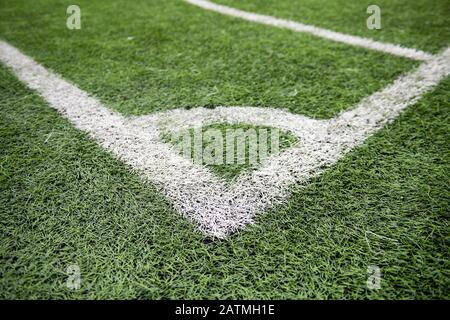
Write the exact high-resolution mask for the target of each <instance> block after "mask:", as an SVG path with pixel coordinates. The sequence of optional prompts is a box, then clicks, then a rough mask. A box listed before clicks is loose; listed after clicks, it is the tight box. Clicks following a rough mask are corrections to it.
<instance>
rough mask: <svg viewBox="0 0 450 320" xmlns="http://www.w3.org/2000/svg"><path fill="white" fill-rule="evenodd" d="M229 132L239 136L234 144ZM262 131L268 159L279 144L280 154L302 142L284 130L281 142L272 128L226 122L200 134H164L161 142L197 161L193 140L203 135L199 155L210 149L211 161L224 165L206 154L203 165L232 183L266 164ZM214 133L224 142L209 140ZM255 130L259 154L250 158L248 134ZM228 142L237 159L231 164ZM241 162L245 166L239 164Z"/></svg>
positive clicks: (193, 130)
mask: <svg viewBox="0 0 450 320" xmlns="http://www.w3.org/2000/svg"><path fill="white" fill-rule="evenodd" d="M227 130H230V131H231V132H234V133H235V134H236V137H234V136H233V141H230V142H227ZM260 130H264V131H265V134H266V135H267V140H266V143H267V149H265V150H266V155H267V156H270V155H275V154H276V150H273V148H272V147H273V146H274V145H275V144H277V145H278V151H279V152H282V151H283V150H285V149H287V148H289V147H291V146H293V145H295V144H296V143H297V142H298V141H299V140H298V139H297V137H296V136H295V135H293V134H292V133H290V132H286V131H283V130H278V141H277V142H276V141H272V135H271V130H277V129H275V128H272V127H265V126H252V125H248V124H235V125H232V124H226V123H223V124H222V123H220V124H218V123H216V124H212V125H208V126H203V127H202V128H200V129H197V132H196V130H195V129H189V130H187V131H185V132H177V133H175V134H171V133H164V134H163V135H162V141H164V142H166V143H171V144H172V145H174V146H175V147H176V150H177V151H178V152H179V153H180V154H181V155H184V156H186V157H188V158H190V159H192V160H193V161H195V152H196V149H195V144H194V141H195V137H196V135H198V136H200V135H201V140H202V144H201V148H199V150H197V152H201V154H202V155H204V154H205V150H206V148H208V149H209V150H210V151H211V152H210V154H211V155H212V157H213V158H212V159H219V161H220V162H221V163H214V164H211V163H209V162H208V161H207V160H210V159H211V158H210V157H208V155H207V158H204V157H202V164H203V165H206V166H207V167H208V168H209V169H210V170H211V171H212V172H214V173H215V174H217V175H218V176H220V177H222V178H224V179H225V180H226V181H233V180H234V179H235V178H237V177H238V176H239V175H240V174H241V173H243V172H248V171H251V170H255V169H257V168H258V167H259V166H260V165H261V164H262V163H263V161H264V159H261V157H260V153H259V151H258V150H259V149H258V148H259V147H260V145H259V141H260V139H261V134H264V133H262V131H260ZM213 131H217V133H220V136H221V137H222V138H221V139H222V142H220V140H216V138H215V137H210V136H209V135H208V133H209V134H214V132H213ZM252 131H253V132H254V134H255V137H256V139H257V142H256V147H254V146H253V145H252V148H257V152H258V153H257V156H256V158H255V159H251V158H250V138H249V136H248V135H246V134H248V133H251V132H252ZM274 137H275V136H274ZM239 139H242V140H240V141H242V144H243V146H242V148H243V150H244V152H243V153H244V158H243V159H239V158H238V148H239V146H238V144H239ZM189 141H190V142H191V144H190V147H189V146H188V143H189ZM217 143H219V148H216V146H217ZM228 143H229V144H232V145H233V148H234V157H233V159H234V160H233V162H232V163H228V162H227V152H226V151H227V145H228ZM261 148H262V147H261ZM220 150H222V152H220ZM189 151H190V152H189ZM215 152H218V154H215ZM263 152H264V151H263ZM239 161H241V162H243V163H240V162H239Z"/></svg>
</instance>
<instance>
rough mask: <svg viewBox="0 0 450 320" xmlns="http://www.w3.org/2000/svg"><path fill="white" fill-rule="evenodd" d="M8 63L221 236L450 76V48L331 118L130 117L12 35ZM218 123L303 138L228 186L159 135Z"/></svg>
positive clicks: (232, 112)
mask: <svg viewBox="0 0 450 320" xmlns="http://www.w3.org/2000/svg"><path fill="white" fill-rule="evenodd" d="M0 61H1V62H3V63H4V64H5V65H6V66H7V67H9V68H10V69H11V70H12V72H13V73H14V74H15V75H16V76H17V78H18V79H19V80H20V81H22V82H23V83H24V84H26V85H27V86H28V87H29V88H31V89H33V90H35V91H37V93H39V94H40V96H41V97H43V98H44V100H45V101H47V103H48V104H49V105H50V107H52V108H54V109H56V110H57V111H58V112H60V113H61V114H62V115H63V116H64V117H65V118H67V119H68V120H69V121H70V122H72V123H73V124H74V126H75V127H76V128H78V129H80V130H82V131H84V132H87V133H88V134H89V135H90V136H91V137H92V138H93V139H95V140H96V141H97V142H98V143H99V145H101V146H102V147H104V148H105V149H107V150H109V151H110V152H112V153H113V154H114V155H116V156H117V157H118V158H120V159H121V160H122V161H123V162H124V163H126V164H127V165H129V166H130V167H131V168H133V169H135V170H136V171H137V172H139V173H140V174H141V175H142V176H143V177H144V178H146V179H147V180H148V181H150V182H152V183H153V184H154V185H156V186H158V187H160V189H161V191H162V192H163V193H164V194H165V196H166V197H167V198H168V199H169V200H170V202H171V203H172V205H173V207H174V208H175V209H176V210H177V211H178V212H179V213H180V214H182V215H183V216H185V217H187V218H189V219H190V220H191V221H193V222H194V223H195V225H196V226H197V227H198V228H199V230H201V231H202V232H203V233H205V234H207V235H209V236H213V237H217V238H225V237H226V236H228V235H229V234H231V233H233V232H235V231H238V230H241V229H243V228H244V227H245V226H247V225H248V224H251V223H253V222H254V219H255V217H256V216H257V214H258V213H261V212H263V211H264V210H266V209H268V208H270V207H272V206H273V205H275V204H278V203H282V202H283V201H285V200H286V199H287V198H288V197H289V195H290V187H291V186H292V185H293V184H297V185H298V184H303V183H306V182H307V181H308V180H309V179H310V178H312V177H315V176H317V175H319V174H320V173H321V172H323V171H324V170H325V169H326V168H327V167H329V166H331V165H333V164H334V163H336V162H337V161H338V160H339V159H341V158H342V157H343V156H344V155H345V154H346V153H347V152H349V151H350V150H352V149H353V148H354V147H356V146H358V145H360V144H361V143H363V142H364V140H365V139H366V138H367V137H369V136H371V135H372V134H374V133H375V132H376V131H378V130H380V129H381V128H382V127H383V126H384V125H385V124H386V123H387V122H389V121H392V120H393V119H395V117H397V116H398V115H399V114H400V112H401V111H402V110H404V109H405V108H406V107H408V106H410V105H412V104H414V103H415V102H417V101H418V100H419V99H420V98H421V97H422V95H423V94H425V93H426V92H429V91H430V90H432V88H433V87H435V86H436V85H437V84H438V83H439V82H440V81H441V80H442V79H444V78H445V77H447V76H448V75H449V74H450V49H448V48H447V49H446V50H444V51H443V52H441V53H439V54H437V55H436V56H434V57H433V58H432V59H430V60H428V61H427V62H424V63H422V64H421V65H420V66H419V67H418V68H416V69H415V70H413V71H411V72H409V73H407V74H405V75H403V76H401V77H399V78H398V79H397V80H396V81H394V82H393V83H392V84H391V85H389V86H387V87H386V88H384V89H382V90H380V91H379V92H376V93H374V94H372V95H371V96H369V97H367V98H365V99H363V100H362V101H361V102H360V103H359V104H358V105H356V106H355V108H353V109H351V110H349V111H346V112H343V113H341V114H340V115H338V116H337V117H336V118H333V119H330V120H312V119H308V118H307V117H304V116H301V115H293V114H290V113H288V112H286V111H280V110H276V109H271V108H244V107H230V109H228V108H227V107H220V108H216V109H212V110H210V111H207V112H204V111H205V109H192V110H171V111H165V112H160V113H156V114H154V115H150V116H142V117H135V118H126V117H123V116H122V115H120V114H118V113H116V112H113V111H111V110H109V109H108V108H107V107H106V106H104V105H103V104H102V103H101V102H100V101H98V100H97V99H96V98H94V97H92V96H90V95H89V94H88V93H86V92H85V91H83V90H81V89H79V88H78V87H76V86H75V85H73V84H71V83H69V82H68V81H66V80H64V79H62V78H61V77H60V76H58V75H57V74H55V73H53V72H51V71H49V70H47V69H45V68H44V67H43V66H41V65H40V64H38V63H37V62H36V61H34V60H33V59H32V58H31V57H28V56H26V55H24V54H23V53H21V52H20V51H19V50H18V49H16V48H15V47H13V46H11V45H9V44H8V43H6V42H4V41H0ZM212 121H222V122H224V121H225V122H247V123H249V124H267V125H272V126H275V127H279V128H285V129H288V130H290V129H292V130H293V131H295V134H297V135H299V136H300V137H301V139H300V142H301V143H299V144H298V145H296V146H294V147H291V148H289V149H287V150H286V151H284V152H282V153H281V154H279V155H276V156H272V157H270V158H269V159H268V161H267V162H266V163H264V164H263V165H262V166H261V168H259V169H258V170H255V171H253V172H248V173H246V174H243V175H241V176H240V177H239V178H238V179H237V180H236V181H235V182H234V183H232V184H230V185H228V184H227V183H225V182H224V181H223V180H221V179H219V178H218V177H217V176H215V175H214V174H212V173H211V172H210V171H209V170H208V169H207V168H206V167H204V166H201V165H197V164H195V163H193V162H192V161H191V160H190V159H186V158H183V157H182V156H180V155H179V154H178V153H177V152H176V151H175V150H174V149H172V148H171V147H170V146H169V145H167V144H165V143H162V142H161V141H160V139H159V127H158V126H159V124H162V125H163V126H164V124H169V126H170V125H174V126H181V127H182V126H189V125H194V126H195V125H200V124H201V123H208V122H212Z"/></svg>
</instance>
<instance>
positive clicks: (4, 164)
mask: <svg viewBox="0 0 450 320" xmlns="http://www.w3.org/2000/svg"><path fill="white" fill-rule="evenodd" d="M0 70H1V72H0V88H1V90H0V98H1V101H2V108H1V117H0V121H1V124H0V128H1V129H0V144H1V147H0V152H1V157H0V159H1V162H0V168H1V171H0V173H1V175H0V177H1V178H0V179H1V180H0V181H1V183H0V194H1V197H0V207H1V208H2V210H1V211H0V212H1V217H0V221H1V224H2V227H1V241H0V257H1V264H0V274H1V277H0V295H1V297H2V298H88V299H94V298H95V299H97V298H140V299H144V298H145V299H146V298H155V299H159V298H222V299H223V298H374V299H375V298H402V299H404V298H419V299H424V298H427V299H429V298H449V290H448V288H449V286H450V281H449V279H450V274H449V267H450V266H449V251H448V245H449V243H448V232H449V225H448V218H449V217H448V215H449V214H448V212H449V197H448V194H449V187H448V174H449V161H448V152H449V148H448V141H449V138H450V137H449V135H450V134H449V131H448V125H447V124H448V120H449V119H448V113H449V112H448V111H449V107H448V104H447V101H448V92H449V89H450V81H446V82H445V83H444V84H442V85H441V86H440V87H439V89H438V90H437V91H435V92H434V93H433V94H430V95H428V96H427V97H426V98H425V99H424V100H422V101H421V102H420V103H419V104H418V105H416V106H414V107H412V108H410V109H409V111H408V112H407V113H406V114H405V115H403V116H401V117H400V118H399V119H398V120H397V121H396V122H395V123H394V124H393V125H389V126H387V127H386V128H385V129H384V130H383V131H382V132H381V133H379V134H377V135H376V136H374V137H372V138H370V139H369V141H368V142H367V143H366V144H365V145H364V146H362V147H360V148H359V149H358V150H355V151H354V152H352V153H351V154H349V155H348V156H346V157H345V159H344V160H343V161H341V162H339V164H337V165H336V166H334V167H333V168H331V169H330V170H328V171H327V172H326V173H325V174H323V175H322V176H321V177H319V178H316V179H314V180H313V181H312V182H311V184H309V185H308V186H307V187H305V188H300V189H298V190H297V191H296V192H295V193H294V195H293V196H292V197H291V199H290V200H289V202H288V203H287V204H285V205H283V206H280V207H278V208H276V209H273V210H270V211H269V212H267V213H266V214H264V215H262V216H260V218H259V219H258V221H257V223H256V224H255V225H253V226H250V227H248V228H247V229H246V230H245V231H243V232H240V233H238V234H235V235H233V236H231V237H230V238H229V239H227V240H225V241H213V242H211V241H209V240H208V241H205V240H207V239H203V237H202V236H201V235H200V234H199V233H198V232H197V231H195V229H194V227H193V226H192V225H191V224H190V223H189V222H187V221H186V220H185V219H181V218H180V217H179V216H178V214H177V213H175V212H174V211H172V210H171V209H170V207H169V206H168V204H167V202H166V201H165V200H164V199H163V198H162V197H161V196H160V195H159V194H158V192H157V191H156V190H155V189H154V188H152V187H151V186H149V185H147V184H144V183H143V182H142V181H140V179H139V178H138V177H137V176H135V175H133V174H132V173H131V172H130V170H129V169H128V168H126V167H125V166H124V165H123V164H121V163H120V162H119V161H117V160H115V159H114V158H112V157H111V156H110V155H109V154H108V153H107V152H105V151H103V150H101V149H100V148H99V147H98V146H97V145H96V144H95V143H94V142H93V141H91V140H90V139H88V138H87V137H86V135H85V134H82V133H80V132H79V131H77V130H75V129H74V128H73V127H72V126H71V125H70V124H69V123H68V122H67V121H65V120H63V119H62V118H61V117H60V116H59V115H58V114H57V113H56V112H54V111H52V110H51V109H49V108H48V106H47V105H46V104H45V103H44V102H43V101H42V100H41V99H39V98H37V97H36V96H35V95H34V94H33V93H32V92H30V91H28V90H26V89H24V88H23V86H22V85H21V84H20V83H18V81H17V80H16V79H14V78H13V76H12V75H10V74H9V73H8V72H7V71H6V70H5V69H4V68H1V69H0ZM73 263H76V264H78V265H79V266H80V268H81V273H82V279H83V283H82V288H81V290H80V291H76V292H73V291H70V290H68V289H67V288H66V286H65V281H66V279H67V275H66V274H65V269H66V267H67V265H69V264H73ZM370 264H376V265H378V266H380V267H381V270H382V273H383V281H382V289H381V290H378V291H377V290H374V291H370V290H367V289H366V287H365V282H366V279H367V274H366V269H367V266H368V265H370Z"/></svg>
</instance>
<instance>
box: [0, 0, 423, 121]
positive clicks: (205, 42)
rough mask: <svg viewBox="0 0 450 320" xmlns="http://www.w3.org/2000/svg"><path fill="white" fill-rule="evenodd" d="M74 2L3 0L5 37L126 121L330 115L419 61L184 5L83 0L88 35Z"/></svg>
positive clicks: (0, 32) (0, 25)
mask: <svg viewBox="0 0 450 320" xmlns="http://www.w3.org/2000/svg"><path fill="white" fill-rule="evenodd" d="M69 4H72V2H70V1H68V0H67V1H65V0H64V1H61V0H57V1H48V0H37V1H25V0H16V1H12V2H11V1H5V0H0V37H1V38H3V39H5V40H7V41H9V42H11V43H12V44H14V45H15V46H17V47H18V48H20V49H22V50H23V51H24V52H25V53H26V54H27V55H30V56H32V57H33V58H35V59H36V60H37V61H38V62H40V63H42V64H44V65H45V66H46V67H48V68H50V69H53V70H54V71H56V72H57V73H60V74H62V75H63V76H64V78H65V79H68V80H71V81H72V82H74V83H75V84H77V85H78V86H79V87H80V88H82V89H83V90H85V91H87V92H89V93H91V94H94V95H96V96H97V97H99V98H100V99H101V100H102V101H103V102H105V103H106V104H107V105H108V106H111V107H112V108H114V109H116V110H118V111H120V112H122V113H124V114H146V113H150V112H154V111H158V110H167V109H173V108H179V107H186V108H191V107H198V106H203V107H214V106H220V105H223V106H231V105H237V106H258V107H261V106H269V107H278V108H287V109H289V110H290V111H292V112H294V113H300V114H305V115H308V116H311V117H318V118H327V117H332V116H334V115H335V114H336V113H337V112H338V111H340V110H343V109H346V108H348V107H350V106H352V105H353V104H355V103H357V102H358V101H359V100H360V99H361V98H363V97H365V96H367V95H369V94H371V93H373V92H375V91H377V90H379V89H381V88H383V87H384V86H386V85H387V84H388V83H389V82H390V81H392V80H393V79H395V78H396V77H397V76H398V75H399V74H401V73H402V72H404V71H406V70H409V69H410V68H411V67H412V66H414V65H417V64H418V63H417V62H413V61H409V60H407V59H403V58H399V57H393V56H390V55H386V54H381V53H378V52H372V51H368V50H365V49H361V48H354V47H352V46H348V45H343V44H338V43H334V42H331V41H327V40H324V39H320V38H317V37H313V36H311V35H307V34H299V33H295V32H291V31H286V30H278V29H276V28H273V27H268V26H261V25H255V24H252V23H249V22H245V21H241V20H239V19H235V18H231V17H226V16H223V15H220V14H217V13H213V12H208V11H205V10H203V9H200V8H198V7H195V6H193V5H190V4H188V3H185V2H184V1H181V0H165V1H148V0H145V1H144V0H137V1H125V0H116V1H86V0H82V1H77V4H78V5H79V6H80V9H81V15H82V18H81V19H82V21H81V23H82V24H81V28H82V29H81V30H68V29H67V28H66V18H67V15H66V8H67V6H68V5H69ZM414 14H415V12H412V13H411V15H414ZM128 37H134V38H133V39H132V40H128Z"/></svg>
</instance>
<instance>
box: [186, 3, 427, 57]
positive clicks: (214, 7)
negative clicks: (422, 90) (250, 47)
mask: <svg viewBox="0 0 450 320" xmlns="http://www.w3.org/2000/svg"><path fill="white" fill-rule="evenodd" d="M184 1H186V2H188V3H190V4H193V5H196V6H198V7H200V8H203V9H206V10H210V11H214V12H217V13H221V14H224V15H228V16H232V17H236V18H240V19H243V20H247V21H251V22H255V23H260V24H265V25H269V26H273V27H277V28H283V29H289V30H292V31H296V32H302V33H309V34H312V35H314V36H317V37H321V38H324V39H328V40H332V41H335V42H341V43H345V44H349V45H352V46H357V47H362V48H366V49H370V50H375V51H380V52H384V53H389V54H392V55H396V56H400V57H405V58H409V59H414V60H422V61H425V60H428V59H430V58H431V57H432V55H431V54H430V53H427V52H424V51H421V50H417V49H410V48H405V47H402V46H399V45H396V44H391V43H383V42H378V41H375V40H371V39H368V38H364V37H358V36H352V35H348V34H344V33H340V32H336V31H331V30H327V29H323V28H318V27H315V26H312V25H307V24H303V23H299V22H294V21H290V20H285V19H280V18H275V17H271V16H267V15H262V14H257V13H252V12H246V11H242V10H239V9H235V8H230V7H227V6H224V5H220V4H216V3H212V2H211V1H207V0H184Z"/></svg>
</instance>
